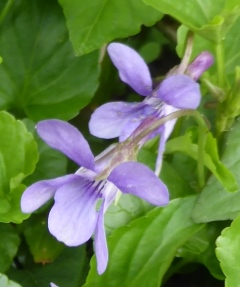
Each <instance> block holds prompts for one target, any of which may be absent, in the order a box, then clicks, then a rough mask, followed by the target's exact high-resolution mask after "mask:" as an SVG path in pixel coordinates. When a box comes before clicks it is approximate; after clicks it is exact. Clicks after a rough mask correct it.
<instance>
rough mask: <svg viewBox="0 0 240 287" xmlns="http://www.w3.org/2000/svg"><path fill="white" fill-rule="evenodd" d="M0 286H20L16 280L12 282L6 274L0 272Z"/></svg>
mask: <svg viewBox="0 0 240 287" xmlns="http://www.w3.org/2000/svg"><path fill="white" fill-rule="evenodd" d="M0 286H1V287H21V286H20V285H19V284H17V283H16V282H13V281H12V280H9V279H8V278H7V276H5V275H3V274H0Z"/></svg>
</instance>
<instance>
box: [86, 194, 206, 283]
mask: <svg viewBox="0 0 240 287" xmlns="http://www.w3.org/2000/svg"><path fill="white" fill-rule="evenodd" d="M195 200H196V197H188V198H184V199H176V200H173V201H172V202H171V203H170V204H169V205H168V206H166V207H164V208H159V207H157V208H155V209H153V210H152V211H150V212H149V213H147V214H146V216H144V217H141V218H139V219H137V220H134V221H132V222H131V223H130V224H129V225H128V226H124V227H122V228H119V229H117V230H116V231H114V232H113V233H112V235H111V236H110V237H109V238H108V247H109V253H110V256H109V264H108V268H107V270H106V272H105V273H104V274H103V275H101V276H99V275H98V274H97V272H96V261H95V258H94V259H93V260H92V264H91V270H90V273H89V276H88V278H87V283H86V284H85V285H84V286H86V287H90V286H94V287H95V286H106V287H108V286H111V287H115V286H116V287H119V286H128V287H135V286H149V287H153V286H156V287H158V286H160V283H161V281H162V278H163V275H164V274H165V272H166V270H167V269H168V267H169V265H170V264H171V261H172V260H173V258H174V256H175V254H176V251H177V249H178V248H179V247H180V246H182V245H183V244H184V243H185V242H186V240H187V239H188V238H190V237H191V236H192V235H193V234H194V233H195V232H197V231H198V230H199V229H201V228H202V227H203V225H201V224H200V225H199V224H194V223H193V222H192V221H191V219H190V215H191V210H192V208H193V205H194V203H195Z"/></svg>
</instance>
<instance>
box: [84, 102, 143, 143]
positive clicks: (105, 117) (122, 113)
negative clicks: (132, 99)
mask: <svg viewBox="0 0 240 287" xmlns="http://www.w3.org/2000/svg"><path fill="white" fill-rule="evenodd" d="M138 113H139V104H138V103H136V104H132V103H131V104H130V103H125V102H112V103H107V104H105V105H102V106H100V107H99V108H97V109H96V110H95V111H94V112H93V114H92V116H91V119H90V122H89V129H90V133H91V134H92V135H94V136H96V137H99V138H104V139H111V138H115V137H118V136H119V135H120V133H121V131H122V128H123V127H124V125H125V124H126V123H127V122H128V121H129V119H130V118H133V117H135V116H136V115H137V114H138Z"/></svg>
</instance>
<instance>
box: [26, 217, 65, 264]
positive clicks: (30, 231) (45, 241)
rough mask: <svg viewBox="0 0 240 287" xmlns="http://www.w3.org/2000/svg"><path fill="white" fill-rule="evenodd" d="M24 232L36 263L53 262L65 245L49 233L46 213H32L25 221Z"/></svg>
mask: <svg viewBox="0 0 240 287" xmlns="http://www.w3.org/2000/svg"><path fill="white" fill-rule="evenodd" d="M23 233H24V235H25V238H26V242H27V244H28V245H29V247H30V251H31V253H32V255H33V258H34V261H35V262H36V263H43V264H45V263H49V262H52V261H53V260H54V259H55V258H56V257H57V256H58V255H59V254H60V252H61V251H62V249H63V247H64V245H63V244H62V243H60V242H58V241H57V240H56V239H55V238H54V237H53V236H52V235H51V234H50V233H49V231H48V228H47V218H46V216H45V215H44V214H37V215H32V216H31V218H30V219H29V220H28V221H25V222H24V230H23Z"/></svg>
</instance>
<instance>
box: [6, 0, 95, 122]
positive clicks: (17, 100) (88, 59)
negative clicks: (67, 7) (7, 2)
mask: <svg viewBox="0 0 240 287" xmlns="http://www.w3.org/2000/svg"><path fill="white" fill-rule="evenodd" d="M87 3H88V2H87ZM3 4H4V3H3V1H2V2H1V3H0V9H1V8H2V5H3ZM0 47H1V56H2V58H3V63H2V64H1V65H0V82H1V87H0V109H7V110H11V111H12V112H14V113H15V114H16V115H18V116H20V117H24V116H25V115H27V116H28V117H30V118H31V119H34V120H36V121H38V120H40V119H44V118H53V117H55V118H61V119H67V120H68V119H70V118H73V117H74V116H76V115H77V114H78V112H79V110H80V109H81V108H83V107H84V106H86V105H87V104H88V103H89V101H90V99H91V97H92V96H93V94H94V92H95V91H96V88H97V86H98V75H99V71H98V53H97V52H95V53H91V54H89V55H87V56H84V57H79V58H76V57H75V56H74V52H73V50H72V47H71V44H70V42H69V40H68V33H67V29H66V26H65V19H64V16H63V13H62V11H61V8H60V7H59V6H58V5H57V2H56V1H46V0H36V1H30V2H29V1H27V0H16V1H14V4H13V6H12V8H11V10H10V12H9V13H8V15H7V16H6V18H5V19H4V22H3V23H2V26H1V32H0Z"/></svg>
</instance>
